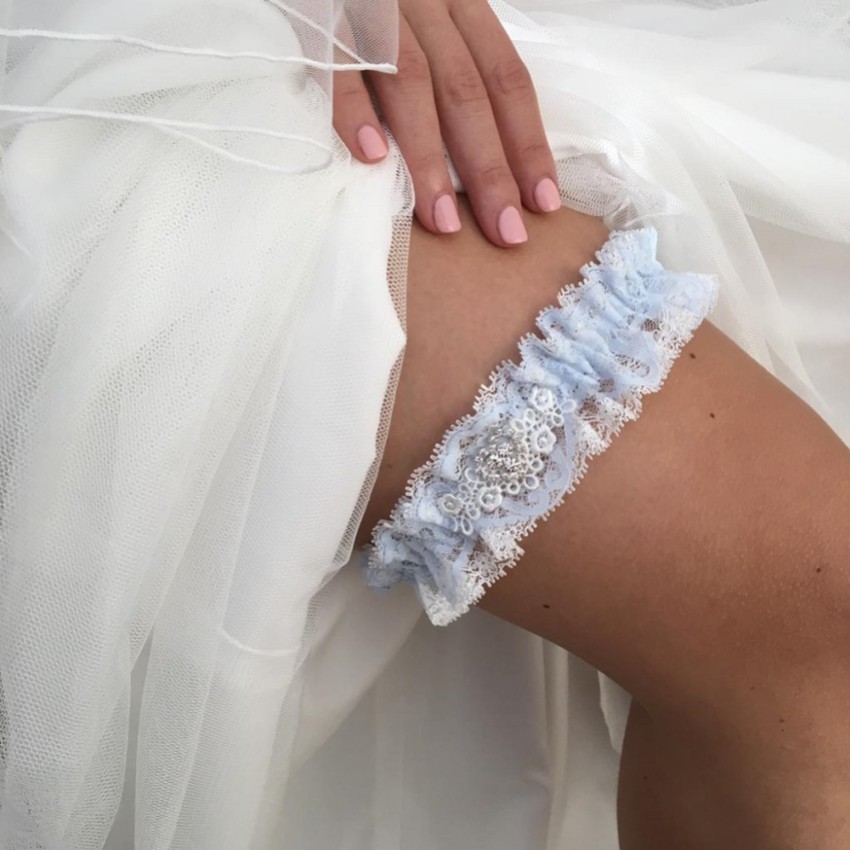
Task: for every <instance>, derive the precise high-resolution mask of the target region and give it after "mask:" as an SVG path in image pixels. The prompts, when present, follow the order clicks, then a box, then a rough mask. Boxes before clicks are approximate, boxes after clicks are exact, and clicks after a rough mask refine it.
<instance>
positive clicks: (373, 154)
mask: <svg viewBox="0 0 850 850" xmlns="http://www.w3.org/2000/svg"><path fill="white" fill-rule="evenodd" d="M357 143H358V144H359V145H360V150H361V151H363V156H365V157H366V159H370V160H372V159H383V158H384V157H385V156H386V155H387V153H388V148H387V143H386V142H385V141H384V137H383V136H382V135H381V134H380V133H379V132H378V131H377V130H376V129H375V128H374V127H372V126H371V125H370V124H364V125H363V126H362V127H361V128H360V129H359V130H358V131H357Z"/></svg>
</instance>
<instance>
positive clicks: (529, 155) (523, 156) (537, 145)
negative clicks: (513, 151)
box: [517, 139, 551, 165]
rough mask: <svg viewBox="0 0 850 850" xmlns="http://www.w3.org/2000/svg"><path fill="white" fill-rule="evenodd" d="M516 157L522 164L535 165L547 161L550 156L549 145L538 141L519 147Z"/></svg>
mask: <svg viewBox="0 0 850 850" xmlns="http://www.w3.org/2000/svg"><path fill="white" fill-rule="evenodd" d="M517 156H518V157H519V159H520V161H521V162H523V163H532V164H535V165H536V164H537V163H539V162H541V161H548V160H549V157H550V156H551V151H550V150H549V145H548V144H547V143H546V142H544V141H541V140H539V139H537V140H535V141H533V142H528V143H527V144H524V145H520V146H519V147H518V149H517Z"/></svg>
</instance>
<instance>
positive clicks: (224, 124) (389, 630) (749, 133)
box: [0, 0, 850, 850]
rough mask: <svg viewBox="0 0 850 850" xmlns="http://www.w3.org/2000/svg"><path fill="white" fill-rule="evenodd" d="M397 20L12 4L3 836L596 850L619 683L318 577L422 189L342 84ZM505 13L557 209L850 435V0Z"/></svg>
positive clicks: (236, 8)
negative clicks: (339, 99) (659, 272)
mask: <svg viewBox="0 0 850 850" xmlns="http://www.w3.org/2000/svg"><path fill="white" fill-rule="evenodd" d="M392 5H393V4H392V3H391V2H390V0H362V2H359V3H354V4H351V3H347V4H346V15H345V18H344V19H343V18H342V17H341V15H340V14H339V8H338V6H339V4H335V3H333V2H332V0H300V2H296V3H289V4H284V3H282V2H278V0H275V2H260V0H152V1H151V2H138V0H108V2H106V0H0V45H2V64H0V110H2V111H0V157H2V160H1V161H0V687H2V701H0V848H3V850H6V849H7V848H10V850H36V848H39V850H41V848H50V850H54V848H55V850H83V848H85V850H90V848H100V847H102V846H103V844H104V842H105V841H106V842H107V846H109V847H111V848H119V850H125V848H128V847H130V846H134V847H135V848H137V850H176V848H192V850H219V848H220V850H239V848H255V850H267V848H286V850H301V848H303V849H304V850H308V848H309V850H335V848H340V849H341V848H346V850H349V849H350V850H361V849H362V850H388V848H401V847H404V848H405V850H438V848H439V850H446V848H450V847H451V848H464V850H465V848H468V847H478V846H487V847H488V848H489V849H490V850H514V849H515V848H516V847H528V848H546V850H555V848H559V850H563V848H572V847H581V846H590V847H593V848H599V850H608V848H611V849H612V850H613V848H614V847H615V846H616V838H615V826H614V808H613V799H614V793H615V788H616V767H617V752H616V749H617V747H618V746H619V743H620V741H621V739H622V733H623V728H624V718H625V711H626V709H627V705H628V701H627V698H626V697H625V696H624V694H623V693H622V692H621V691H620V690H619V689H617V688H616V686H615V685H613V683H611V682H609V681H608V680H606V679H605V678H604V677H601V676H597V675H596V674H595V673H594V672H593V671H591V670H589V669H588V668H587V667H586V666H584V665H582V664H581V663H580V662H578V661H576V660H575V659H571V658H569V657H568V656H567V655H566V653H564V652H562V651H560V650H558V649H556V648H554V647H551V646H548V645H544V644H543V643H542V642H541V641H540V640H539V639H537V638H533V637H531V636H529V635H527V634H523V633H520V632H518V631H515V630H512V629H510V628H509V627H508V626H505V625H504V624H501V623H499V622H497V621H495V620H493V619H492V618H490V617H488V616H487V615H485V614H483V613H481V612H478V611H473V612H471V613H470V614H468V615H467V616H466V617H464V618H463V619H462V620H461V621H460V622H459V623H458V624H456V625H455V626H453V627H452V628H450V629H446V630H438V629H433V628H431V627H430V626H428V625H427V624H425V623H424V622H423V620H422V617H421V615H420V612H419V610H418V609H417V607H416V605H415V602H414V600H413V598H412V596H411V594H409V593H408V592H405V589H399V590H398V591H393V592H391V593H389V594H387V595H384V596H380V595H375V594H374V592H373V591H371V590H369V589H368V588H366V587H365V585H364V582H363V579H362V576H361V575H360V574H359V572H358V571H357V570H356V568H354V567H353V566H349V567H348V568H344V569H342V570H339V566H340V565H341V564H343V563H344V562H345V561H346V559H347V558H348V557H349V555H350V551H351V543H352V540H353V534H354V531H355V529H356V527H357V524H358V521H359V517H360V515H361V512H362V509H363V505H364V497H365V494H367V493H368V488H369V486H370V484H371V480H372V478H371V476H372V474H373V471H374V460H375V458H376V457H377V456H378V455H379V453H380V448H381V446H382V442H383V439H384V437H385V430H386V422H387V415H388V411H389V401H390V400H391V390H392V386H393V383H394V380H395V379H396V377H397V373H398V356H399V354H400V352H401V350H402V347H403V330H402V327H403V307H404V299H403V286H404V268H405V263H406V240H407V227H408V222H409V211H410V197H409V184H408V181H407V179H406V176H405V173H404V170H403V168H402V167H401V166H400V163H399V160H398V157H397V156H396V155H395V153H393V155H392V156H391V157H390V159H389V161H388V162H387V163H386V164H384V165H382V166H378V167H369V168H367V167H365V166H359V165H358V164H356V163H352V162H351V161H350V159H349V157H348V156H347V155H346V154H345V153H344V152H343V151H342V149H341V148H340V146H339V144H338V143H337V142H336V141H335V140H334V137H333V134H332V131H331V127H330V107H329V102H328V99H327V93H328V86H329V75H328V71H327V68H328V66H329V64H330V63H332V62H333V60H334V59H336V60H337V61H338V62H339V63H341V64H345V65H348V64H350V63H354V62H358V61H359V62H362V63H368V64H369V65H371V66H373V67H376V68H377V69H384V70H389V69H390V68H391V64H392V61H393V59H394V51H395V32H396V30H395V24H394V18H393V9H392ZM494 5H495V8H496V10H497V11H498V13H499V15H500V16H501V17H502V19H503V21H504V22H505V25H506V26H507V28H508V31H509V33H510V34H511V36H512V37H513V38H514V39H515V41H516V43H517V44H518V46H519V47H520V49H521V51H522V53H523V56H524V57H525V59H526V61H527V62H528V64H529V67H530V68H531V70H532V73H533V75H534V79H535V82H536V84H537V87H538V93H539V96H540V100H541V105H542V108H543V112H544V118H545V121H546V125H547V130H548V132H549V134H550V139H551V141H552V143H553V145H554V148H555V150H556V153H557V154H558V157H559V164H560V177H561V182H562V186H563V188H564V190H565V191H566V193H567V195H568V197H569V198H570V199H571V203H572V204H574V205H575V206H577V207H578V208H580V209H584V210H587V211H590V212H596V213H600V214H604V215H605V216H606V218H607V220H608V223H609V224H610V225H611V226H612V227H629V226H632V225H635V224H641V223H645V224H650V225H652V226H654V227H655V228H656V229H658V231H659V233H660V246H661V258H662V260H663V261H664V262H665V264H666V265H667V266H668V267H670V268H680V269H684V268H687V269H694V270H698V271H704V272H715V273H718V274H719V275H720V279H721V293H720V302H719V307H718V309H717V311H716V312H715V314H714V320H715V321H716V322H717V323H718V324H719V325H720V326H721V328H723V329H724V330H725V331H726V332H727V333H729V334H730V335H731V336H732V337H733V338H734V339H736V340H737V341H738V342H739V343H740V344H741V345H742V346H744V347H745V348H746V349H747V350H748V351H749V352H750V353H751V354H752V355H753V356H754V357H756V358H757V359H758V360H759V361H760V362H762V363H763V364H765V365H766V366H767V367H768V368H770V369H771V370H772V371H774V372H775V373H776V374H778V375H779V376H780V377H781V378H782V379H783V380H784V381H786V382H787V383H788V384H789V385H790V386H792V388H794V389H795V390H796V391H797V392H799V393H801V394H802V395H803V396H804V397H805V398H807V399H808V400H809V401H810V402H812V403H814V404H815V405H816V406H817V407H818V409H819V410H821V411H822V412H823V414H824V415H825V416H826V417H827V418H828V420H829V421H830V422H831V423H832V425H833V427H835V428H836V430H838V431H839V432H840V433H841V434H842V435H843V436H844V437H845V439H846V438H848V436H850V402H848V393H847V383H846V377H845V376H846V365H847V363H848V358H850V295H848V292H850V286H848V282H847V271H846V270H847V269H848V268H850V220H849V219H850V214H849V213H848V204H847V201H846V199H847V198H848V197H850V127H849V126H848V124H847V122H846V120H845V116H846V106H847V103H848V102H850V51H849V50H848V38H847V28H846V20H847V4H846V3H836V2H817V0H812V2H808V0H788V2H784V0H764V1H763V2H752V3H728V4H719V3H718V4H714V3H710V2H700V3H685V2H672V0H660V2H629V3H617V2H613V0H597V2H570V0H515V3H514V5H513V6H508V5H507V4H505V3H501V2H499V3H495V4H494ZM333 30H335V31H336V32H337V34H338V35H339V37H340V38H341V39H342V42H341V43H342V45H343V46H342V47H340V46H338V45H334V43H333V41H332V40H331V38H330V36H329V33H330V32H331V31H333ZM293 57H295V60H296V61H292V59H293ZM388 387H389V389H390V395H389V397H388V398H385V392H386V390H387V388H388ZM331 578H333V580H332V581H330V583H328V580H329V579H331ZM600 705H601V707H602V711H600V709H599V706H600ZM603 712H604V718H603ZM603 719H604V721H607V726H606V725H605V723H604V722H603ZM116 813H117V820H115V822H114V827H111V825H112V824H113V819H114V818H116ZM107 836H108V838H107Z"/></svg>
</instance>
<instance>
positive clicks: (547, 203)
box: [534, 177, 561, 212]
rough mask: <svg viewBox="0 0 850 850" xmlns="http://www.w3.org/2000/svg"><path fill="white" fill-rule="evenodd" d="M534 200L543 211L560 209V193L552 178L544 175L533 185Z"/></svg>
mask: <svg viewBox="0 0 850 850" xmlns="http://www.w3.org/2000/svg"><path fill="white" fill-rule="evenodd" d="M534 202H535V203H536V204H537V206H538V207H540V209H541V210H543V212H555V210H559V209H561V194H560V192H558V187H557V186H556V185H555V181H554V180H550V179H549V178H548V177H544V178H543V179H542V180H541V181H540V182H539V183H538V184H537V185H536V186H535V187H534Z"/></svg>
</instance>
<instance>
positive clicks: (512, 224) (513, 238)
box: [499, 207, 528, 245]
mask: <svg viewBox="0 0 850 850" xmlns="http://www.w3.org/2000/svg"><path fill="white" fill-rule="evenodd" d="M499 236H501V237H502V239H504V240H505V242H507V243H508V245H521V244H522V243H523V242H527V241H528V233H527V232H526V229H525V225H524V224H523V223H522V216H521V215H520V214H519V210H518V209H517V208H516V207H505V208H504V209H503V210H502V212H501V214H500V215H499Z"/></svg>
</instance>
